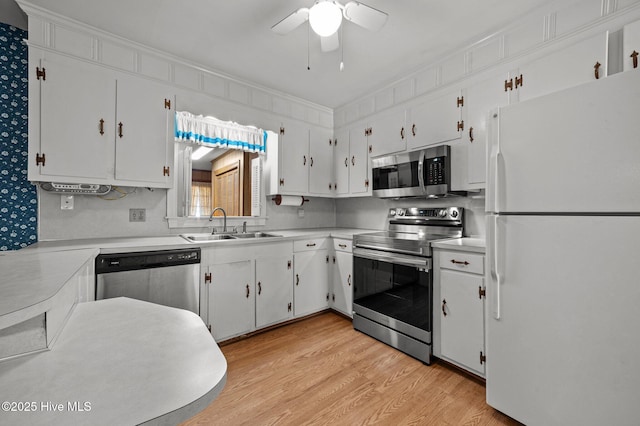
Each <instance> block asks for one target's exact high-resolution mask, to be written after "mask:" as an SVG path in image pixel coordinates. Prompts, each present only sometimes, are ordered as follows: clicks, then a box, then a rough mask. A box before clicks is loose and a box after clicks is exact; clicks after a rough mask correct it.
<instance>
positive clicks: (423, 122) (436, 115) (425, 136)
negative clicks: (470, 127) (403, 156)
mask: <svg viewBox="0 0 640 426" xmlns="http://www.w3.org/2000/svg"><path fill="white" fill-rule="evenodd" d="M461 96H462V94H461V92H460V90H457V89H456V90H449V91H446V92H442V93H440V94H438V95H435V96H433V97H431V98H430V99H429V100H427V101H425V102H424V103H423V104H420V105H417V106H415V107H413V108H412V109H411V111H410V114H409V115H410V120H408V123H411V124H410V125H407V127H408V128H409V132H408V133H409V134H410V135H411V137H410V138H409V142H408V148H409V149H415V148H420V147H423V146H428V145H435V144H440V143H443V142H450V141H454V140H458V139H460V135H461V134H462V131H463V129H464V123H463V116H462V111H463V109H464V106H463V105H462V104H460V103H459V102H458V99H459V98H460V97H461ZM459 126H460V127H459ZM414 133H415V136H413V134H414Z"/></svg>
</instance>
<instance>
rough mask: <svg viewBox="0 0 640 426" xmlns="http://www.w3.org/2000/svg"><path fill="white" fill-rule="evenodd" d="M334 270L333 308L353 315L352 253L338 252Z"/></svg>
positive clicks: (335, 257)
mask: <svg viewBox="0 0 640 426" xmlns="http://www.w3.org/2000/svg"><path fill="white" fill-rule="evenodd" d="M334 260H335V264H334V268H333V291H332V298H331V302H332V306H333V308H334V309H335V310H337V311H339V312H342V313H343V314H345V315H348V316H352V315H353V308H352V306H353V287H352V286H351V284H352V282H353V277H352V276H353V264H352V263H353V256H352V254H351V253H346V252H343V251H336V253H335V256H334Z"/></svg>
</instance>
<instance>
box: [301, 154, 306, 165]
mask: <svg viewBox="0 0 640 426" xmlns="http://www.w3.org/2000/svg"><path fill="white" fill-rule="evenodd" d="M302 165H303V166H306V165H307V156H306V155H303V156H302Z"/></svg>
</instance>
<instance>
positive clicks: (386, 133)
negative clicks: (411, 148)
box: [365, 110, 407, 157]
mask: <svg viewBox="0 0 640 426" xmlns="http://www.w3.org/2000/svg"><path fill="white" fill-rule="evenodd" d="M365 132H366V136H367V141H368V143H369V156H370V157H378V156H380V155H385V154H391V153H394V152H401V151H404V150H405V149H407V139H406V137H407V132H406V129H405V111H404V110H399V111H392V112H390V113H386V114H383V115H380V116H378V117H376V118H374V119H373V120H372V122H371V123H370V124H369V126H368V127H367V128H366V129H365Z"/></svg>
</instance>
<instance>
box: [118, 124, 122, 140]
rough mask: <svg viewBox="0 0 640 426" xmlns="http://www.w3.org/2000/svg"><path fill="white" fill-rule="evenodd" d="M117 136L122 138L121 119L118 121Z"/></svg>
mask: <svg viewBox="0 0 640 426" xmlns="http://www.w3.org/2000/svg"><path fill="white" fill-rule="evenodd" d="M118 136H119V137H120V138H122V121H121V122H119V123H118Z"/></svg>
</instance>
